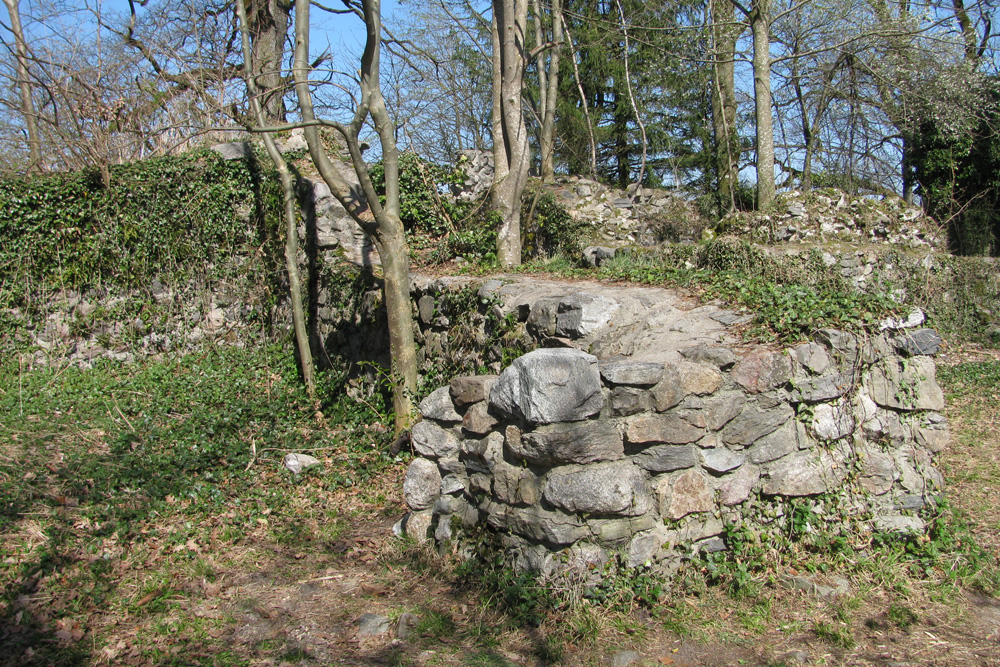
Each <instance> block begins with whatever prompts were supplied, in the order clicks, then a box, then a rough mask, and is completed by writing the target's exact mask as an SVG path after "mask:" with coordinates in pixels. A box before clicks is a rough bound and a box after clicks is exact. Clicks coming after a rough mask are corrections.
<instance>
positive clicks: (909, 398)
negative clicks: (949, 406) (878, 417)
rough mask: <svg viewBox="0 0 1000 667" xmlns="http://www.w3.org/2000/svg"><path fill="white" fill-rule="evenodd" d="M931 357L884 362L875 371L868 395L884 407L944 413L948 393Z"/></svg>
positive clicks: (874, 368)
mask: <svg viewBox="0 0 1000 667" xmlns="http://www.w3.org/2000/svg"><path fill="white" fill-rule="evenodd" d="M935 370H936V369H935V366H934V361H933V360H932V359H931V358H930V357H911V358H909V359H906V360H905V361H896V360H893V359H886V360H883V361H882V362H881V363H879V364H877V365H875V366H873V367H872V369H871V375H870V376H869V378H868V382H867V388H868V394H869V395H870V396H871V397H872V400H874V401H875V402H876V403H878V404H879V405H881V406H883V407H887V408H895V409H897V410H942V409H943V408H944V394H943V393H942V392H941V388H940V387H939V386H938V384H937V380H936V378H935Z"/></svg>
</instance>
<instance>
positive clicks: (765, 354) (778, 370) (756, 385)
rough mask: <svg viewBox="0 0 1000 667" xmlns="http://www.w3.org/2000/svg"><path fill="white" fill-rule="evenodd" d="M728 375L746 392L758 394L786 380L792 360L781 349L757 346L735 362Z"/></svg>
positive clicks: (789, 375)
mask: <svg viewBox="0 0 1000 667" xmlns="http://www.w3.org/2000/svg"><path fill="white" fill-rule="evenodd" d="M730 377H732V379H733V381H734V382H736V383H737V384H739V385H740V386H742V387H743V388H745V389H746V390H747V391H748V392H750V393H752V394H759V393H762V392H765V391H770V390H771V389H774V388H775V387H780V386H781V385H783V384H785V383H786V382H788V381H789V380H790V379H791V377H792V362H791V360H790V359H789V358H788V355H787V354H786V353H785V352H784V351H783V350H782V351H771V350H766V349H761V348H758V349H754V350H751V351H750V352H748V353H747V354H745V355H743V357H742V358H741V359H740V360H739V361H738V362H736V365H735V366H733V370H732V372H731V374H730Z"/></svg>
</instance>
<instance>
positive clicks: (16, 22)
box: [3, 0, 42, 172]
mask: <svg viewBox="0 0 1000 667" xmlns="http://www.w3.org/2000/svg"><path fill="white" fill-rule="evenodd" d="M3 3H4V5H6V6H7V13H8V14H9V15H10V31H11V33H13V35H14V50H15V51H14V52H15V58H16V59H17V87H18V91H19V92H20V94H21V114H22V115H23V116H24V125H25V128H26V129H27V132H28V171H29V172H30V171H36V170H38V169H40V168H41V165H42V149H41V145H42V144H41V139H40V137H39V134H38V120H37V118H36V112H35V102H34V100H33V99H32V96H31V82H30V81H29V79H28V45H27V42H25V40H24V29H23V28H22V27H21V11H20V8H19V6H18V5H20V2H19V1H18V0H3Z"/></svg>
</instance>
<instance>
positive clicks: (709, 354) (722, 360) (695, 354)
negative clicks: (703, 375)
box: [678, 343, 737, 370]
mask: <svg viewBox="0 0 1000 667" xmlns="http://www.w3.org/2000/svg"><path fill="white" fill-rule="evenodd" d="M678 351H679V352H680V353H681V356H682V357H684V358H685V359H687V360H688V361H696V362H705V363H709V364H713V365H714V366H716V367H718V368H721V369H722V370H726V369H727V368H729V367H731V366H732V365H733V364H735V363H736V361H737V356H736V354H734V353H733V351H732V350H731V349H729V348H728V347H722V346H719V345H705V344H704V343H703V344H701V345H695V346H693V347H686V348H684V349H682V350H678Z"/></svg>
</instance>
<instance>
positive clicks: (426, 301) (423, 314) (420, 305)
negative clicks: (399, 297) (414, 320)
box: [417, 294, 434, 324]
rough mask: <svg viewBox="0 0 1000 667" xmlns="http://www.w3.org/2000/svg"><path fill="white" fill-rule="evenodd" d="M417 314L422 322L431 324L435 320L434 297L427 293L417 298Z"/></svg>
mask: <svg viewBox="0 0 1000 667" xmlns="http://www.w3.org/2000/svg"><path fill="white" fill-rule="evenodd" d="M417 314H418V315H419V316H420V321H421V322H423V323H424V324H430V323H431V322H432V321H433V320H434V297H432V296H431V295H430V294H425V295H423V296H422V297H420V298H419V299H417Z"/></svg>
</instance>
